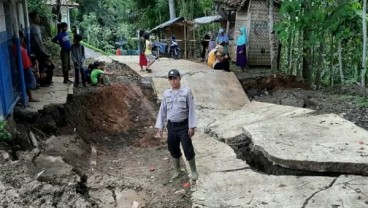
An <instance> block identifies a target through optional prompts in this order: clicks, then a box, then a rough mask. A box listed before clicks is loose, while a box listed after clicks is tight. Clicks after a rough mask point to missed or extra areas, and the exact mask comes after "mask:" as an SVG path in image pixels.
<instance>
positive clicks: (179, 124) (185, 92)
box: [155, 69, 198, 181]
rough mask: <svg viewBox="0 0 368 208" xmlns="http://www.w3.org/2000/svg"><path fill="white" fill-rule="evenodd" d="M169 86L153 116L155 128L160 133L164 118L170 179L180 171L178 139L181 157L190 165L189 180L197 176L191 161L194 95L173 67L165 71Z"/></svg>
mask: <svg viewBox="0 0 368 208" xmlns="http://www.w3.org/2000/svg"><path fill="white" fill-rule="evenodd" d="M168 78H169V83H170V85H171V88H170V89H167V90H165V92H164V94H163V98H162V102H161V106H160V111H159V113H158V116H157V121H156V126H155V127H156V128H158V129H159V134H160V136H161V137H163V132H164V126H165V121H166V120H167V130H168V135H167V144H168V149H169V151H170V154H171V156H172V157H173V165H174V174H173V176H172V177H171V181H172V180H173V179H176V178H178V177H179V175H180V157H181V155H182V153H181V151H180V143H181V145H182V147H183V150H184V155H185V158H186V159H187V160H188V162H189V166H190V169H191V176H190V177H191V180H193V181H195V180H197V179H198V173H197V169H196V164H195V152H194V148H193V144H192V137H193V136H194V129H195V128H196V127H197V122H196V113H195V106H194V98H193V94H192V90H191V89H190V88H188V87H183V86H181V84H180V81H181V76H180V72H179V71H178V70H177V69H172V70H170V71H169V73H168Z"/></svg>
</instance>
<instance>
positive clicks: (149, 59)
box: [144, 33, 155, 73]
mask: <svg viewBox="0 0 368 208" xmlns="http://www.w3.org/2000/svg"><path fill="white" fill-rule="evenodd" d="M149 37H150V34H149V33H145V34H144V39H145V40H146V42H145V51H144V54H145V55H146V59H147V62H148V63H147V68H146V71H147V72H148V73H151V72H152V70H151V69H149V67H150V66H151V65H152V64H153V63H154V62H155V57H154V56H153V55H152V47H153V46H152V43H151V41H150V38H149Z"/></svg>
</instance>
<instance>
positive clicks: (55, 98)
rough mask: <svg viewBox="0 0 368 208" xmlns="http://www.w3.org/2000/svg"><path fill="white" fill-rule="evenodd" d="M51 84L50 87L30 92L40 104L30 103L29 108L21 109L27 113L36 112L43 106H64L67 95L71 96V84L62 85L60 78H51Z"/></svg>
mask: <svg viewBox="0 0 368 208" xmlns="http://www.w3.org/2000/svg"><path fill="white" fill-rule="evenodd" d="M52 80H53V82H54V83H53V84H52V85H50V87H41V88H40V89H38V90H34V91H32V93H33V96H34V97H35V98H36V99H38V100H39V101H40V102H31V103H29V107H27V108H25V109H23V110H24V111H27V112H37V111H38V110H41V109H42V108H43V107H44V106H46V105H50V104H64V103H66V99H67V97H68V94H73V84H64V83H63V78H62V77H53V78H52Z"/></svg>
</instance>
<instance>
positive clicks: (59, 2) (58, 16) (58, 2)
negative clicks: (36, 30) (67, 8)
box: [56, 0, 61, 22]
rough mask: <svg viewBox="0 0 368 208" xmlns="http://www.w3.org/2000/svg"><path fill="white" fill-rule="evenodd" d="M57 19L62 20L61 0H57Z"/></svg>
mask: <svg viewBox="0 0 368 208" xmlns="http://www.w3.org/2000/svg"><path fill="white" fill-rule="evenodd" d="M56 20H57V21H58V22H61V0H56Z"/></svg>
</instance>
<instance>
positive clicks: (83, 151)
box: [0, 63, 191, 208]
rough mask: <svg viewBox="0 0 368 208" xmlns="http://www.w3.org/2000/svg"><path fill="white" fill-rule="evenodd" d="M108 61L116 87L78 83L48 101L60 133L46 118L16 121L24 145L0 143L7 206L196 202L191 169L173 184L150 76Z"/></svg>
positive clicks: (0, 190)
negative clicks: (61, 100) (56, 101)
mask: <svg viewBox="0 0 368 208" xmlns="http://www.w3.org/2000/svg"><path fill="white" fill-rule="evenodd" d="M108 66H109V67H110V70H111V71H114V72H115V75H114V76H112V77H111V78H112V82H113V85H112V86H104V87H87V88H74V94H73V95H72V96H69V97H68V101H67V103H66V104H65V105H64V106H62V107H60V106H58V107H56V108H48V110H47V114H48V115H49V118H50V119H51V120H53V122H54V123H55V124H57V130H50V133H49V134H54V135H55V136H51V137H49V135H48V134H45V133H43V132H42V130H43V128H45V129H49V126H47V125H46V126H42V125H41V126H37V129H38V130H37V131H35V128H34V126H35V125H36V124H35V122H31V123H27V122H23V123H22V122H18V123H17V124H16V127H14V129H15V130H14V132H18V134H19V135H22V136H21V138H22V139H19V140H16V141H17V142H22V144H23V146H24V147H19V148H16V149H14V148H11V147H12V146H14V145H15V144H14V143H15V141H13V142H12V143H9V142H8V143H3V145H0V204H1V205H2V206H3V207H104V208H105V207H107V208H108V207H168V208H169V207H183V208H186V207H191V201H190V193H191V192H190V188H187V187H186V188H184V186H183V184H185V183H187V182H189V178H188V176H187V173H186V172H185V171H184V170H183V172H182V175H181V177H180V179H178V180H175V181H174V182H172V183H169V180H170V177H171V170H172V169H171V157H170V155H169V153H168V150H167V147H166V141H165V139H163V138H159V137H157V135H156V130H155V129H154V127H153V126H154V124H155V119H156V117H155V116H156V113H157V110H158V105H157V104H156V97H155V95H154V94H153V91H152V88H151V87H150V84H149V80H148V81H147V80H141V79H139V78H138V76H136V75H135V74H134V73H133V72H131V71H130V70H129V69H128V68H127V67H125V66H123V65H120V64H114V63H113V64H110V65H108ZM51 109H54V111H53V110H51ZM55 111H57V112H55ZM39 114H40V115H42V114H43V113H42V112H40V113H39ZM54 115H65V116H62V118H60V116H54ZM15 119H16V120H17V118H15ZM58 119H61V120H62V122H61V121H59V120H58ZM38 121H41V120H38ZM20 127H22V128H20ZM29 130H31V131H32V132H33V134H34V135H35V136H34V137H35V139H36V140H37V141H38V144H37V146H38V147H37V148H34V147H31V144H32V142H31V136H30V134H29ZM183 169H184V166H183Z"/></svg>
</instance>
